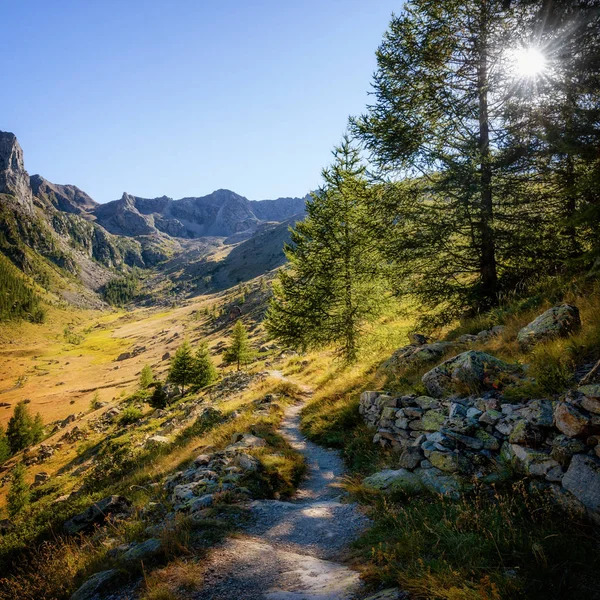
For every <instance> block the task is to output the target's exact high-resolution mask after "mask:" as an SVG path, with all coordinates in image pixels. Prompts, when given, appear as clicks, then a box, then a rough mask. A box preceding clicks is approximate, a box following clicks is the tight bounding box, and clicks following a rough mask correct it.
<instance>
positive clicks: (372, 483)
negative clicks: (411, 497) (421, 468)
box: [363, 469, 423, 494]
mask: <svg viewBox="0 0 600 600" xmlns="http://www.w3.org/2000/svg"><path fill="white" fill-rule="evenodd" d="M363 485H364V486H365V487H366V488H367V489H372V490H378V491H381V492H384V493H393V492H403V493H407V494H414V493H418V492H420V491H422V489H423V484H422V483H421V479H420V477H419V476H418V475H416V474H415V473H411V472H410V471H407V470H406V469H398V470H392V469H387V470H384V471H379V472H378V473H375V474H374V475H371V476H369V477H366V478H365V479H364V480H363Z"/></svg>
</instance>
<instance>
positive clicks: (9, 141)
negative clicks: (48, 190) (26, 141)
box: [0, 131, 33, 212]
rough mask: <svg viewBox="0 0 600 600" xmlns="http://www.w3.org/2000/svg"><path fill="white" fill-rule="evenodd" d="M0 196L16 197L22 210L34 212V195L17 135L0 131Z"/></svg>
mask: <svg viewBox="0 0 600 600" xmlns="http://www.w3.org/2000/svg"><path fill="white" fill-rule="evenodd" d="M0 194H7V195H10V196H14V198H15V200H16V202H17V204H18V205H19V206H20V207H21V208H23V209H25V210H26V211H27V212H33V194H32V192H31V187H30V185H29V175H28V174H27V171H26V170H25V165H24V162H23V150H22V149H21V146H20V145H19V142H18V141H17V138H16V137H15V135H14V134H13V133H9V132H6V131H0Z"/></svg>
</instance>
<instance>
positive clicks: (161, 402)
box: [148, 383, 169, 408]
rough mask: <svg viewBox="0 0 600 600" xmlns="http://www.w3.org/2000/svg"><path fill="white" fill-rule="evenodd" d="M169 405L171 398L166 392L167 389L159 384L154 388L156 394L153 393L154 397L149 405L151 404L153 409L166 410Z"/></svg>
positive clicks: (150, 399) (149, 401)
mask: <svg viewBox="0 0 600 600" xmlns="http://www.w3.org/2000/svg"><path fill="white" fill-rule="evenodd" d="M168 403H169V397H168V396H167V393H166V392H165V388H164V386H163V384H162V383H158V384H157V385H156V387H155V388H154V392H152V395H151V396H150V398H149V399H148V404H150V406H151V407H152V408H166V406H167V404H168Z"/></svg>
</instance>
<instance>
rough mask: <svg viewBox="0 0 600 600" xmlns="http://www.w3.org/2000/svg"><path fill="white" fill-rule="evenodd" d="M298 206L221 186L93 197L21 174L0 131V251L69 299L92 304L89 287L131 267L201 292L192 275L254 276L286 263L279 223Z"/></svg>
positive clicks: (217, 283)
mask: <svg viewBox="0 0 600 600" xmlns="http://www.w3.org/2000/svg"><path fill="white" fill-rule="evenodd" d="M305 203H306V199H305V198H279V199H277V200H254V201H250V200H248V199H247V198H245V197H244V196H240V195H239V194H236V193H235V192H232V191H231V190H226V189H220V190H216V191H215V192H213V193H212V194H208V195H207V196H202V197H189V198H181V199H180V200H173V199H172V198H168V197H167V196H161V197H157V198H141V197H138V196H132V195H130V194H127V193H124V194H123V196H122V197H121V198H120V199H119V200H115V201H113V202H108V203H106V204H98V203H97V202H95V201H94V200H93V199H92V198H91V197H90V196H89V195H88V194H86V193H85V192H84V191H82V190H81V189H80V188H78V187H77V186H74V185H61V184H55V183H51V182H50V181H47V180H46V179H44V178H43V177H42V176H41V175H33V176H31V177H30V176H29V174H28V173H27V171H26V170H25V165H24V159H23V150H22V149H21V146H20V145H19V143H18V141H17V138H16V137H15V136H14V134H12V133H8V132H1V131H0V252H1V253H2V254H4V255H5V256H6V257H8V258H9V259H10V260H11V261H12V263H13V264H14V265H16V266H17V267H18V268H19V269H21V270H22V271H24V272H26V273H28V274H30V275H32V276H33V277H34V279H36V281H38V282H44V281H48V277H49V275H48V273H50V272H51V273H53V275H52V277H53V278H54V284H53V286H52V287H53V289H54V290H55V291H56V292H57V293H58V294H61V295H62V297H63V298H64V299H67V300H68V301H69V302H71V301H72V299H73V298H75V299H77V298H78V297H81V298H85V302H83V303H82V302H78V301H77V300H76V303H79V304H82V305H83V304H85V303H87V304H88V305H89V302H88V300H89V299H90V298H92V299H93V301H94V303H97V302H98V296H96V295H94V292H100V291H101V290H102V288H103V286H104V285H105V284H106V283H107V282H108V281H109V280H111V279H114V278H115V277H119V276H120V275H121V274H123V273H127V272H128V271H129V270H130V268H132V267H138V268H141V269H153V270H156V274H157V276H159V277H162V278H163V280H164V279H165V278H166V279H169V280H171V281H173V280H175V279H177V280H178V281H186V280H187V281H188V282H189V283H190V286H188V288H187V289H188V291H190V292H191V293H193V290H194V289H195V290H196V292H197V293H200V292H201V291H206V286H205V287H204V288H203V289H202V290H200V288H199V287H198V286H195V285H194V284H193V282H194V281H197V280H198V277H201V278H205V280H207V281H209V282H210V281H214V283H209V284H208V285H209V286H210V287H225V286H227V285H233V284H235V283H237V282H238V281H246V280H248V279H250V278H252V277H256V276H257V275H261V274H262V273H264V272H266V271H268V270H271V269H274V268H276V267H278V266H280V265H281V264H283V262H285V257H284V255H283V251H282V248H283V243H284V241H285V240H286V239H287V230H288V225H289V224H290V223H293V222H294V221H295V220H297V219H299V218H302V217H303V215H304V211H305ZM190 244H191V246H190ZM236 244H237V245H236ZM209 255H211V259H210V260H205V259H207V258H208V256H209ZM215 257H216V258H215ZM167 259H170V260H167ZM190 259H192V260H191V262H190ZM162 263H164V265H163V266H164V269H162V268H157V267H158V265H160V264H162ZM171 265H180V272H179V274H177V273H175V272H174V273H171V272H170V271H169V269H170V267H171ZM213 274H214V277H213ZM44 285H45V284H44ZM74 286H75V288H77V286H79V289H80V292H81V293H79V292H78V291H77V289H75V291H74ZM67 292H68V293H67ZM90 292H92V293H91V294H90ZM78 294H79V296H78Z"/></svg>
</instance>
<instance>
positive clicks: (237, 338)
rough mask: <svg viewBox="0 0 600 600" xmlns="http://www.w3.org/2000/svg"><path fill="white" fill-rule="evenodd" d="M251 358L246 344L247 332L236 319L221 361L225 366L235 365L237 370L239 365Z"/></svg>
mask: <svg viewBox="0 0 600 600" xmlns="http://www.w3.org/2000/svg"><path fill="white" fill-rule="evenodd" d="M251 358H252V351H251V348H250V343H249V342H248V332H247V331H246V328H245V327H244V323H243V322H242V321H241V319H238V320H237V321H236V322H235V325H234V326H233V332H232V337H231V344H230V345H229V347H228V348H227V350H226V351H225V354H224V355H223V359H224V360H225V362H226V363H227V364H237V370H238V371H239V370H240V366H241V365H245V364H246V363H248V362H249V361H250V359H251Z"/></svg>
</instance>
